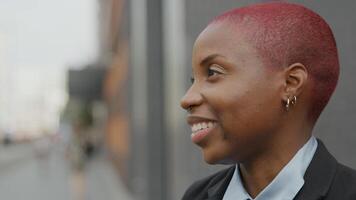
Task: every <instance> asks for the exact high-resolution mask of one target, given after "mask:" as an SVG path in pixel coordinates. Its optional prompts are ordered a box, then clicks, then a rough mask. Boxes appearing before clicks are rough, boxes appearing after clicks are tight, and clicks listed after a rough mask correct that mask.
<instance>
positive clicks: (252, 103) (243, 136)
mask: <svg viewBox="0 0 356 200" xmlns="http://www.w3.org/2000/svg"><path fill="white" fill-rule="evenodd" d="M234 28H235V30H232V27H230V25H229V24H228V23H226V22H219V23H216V24H212V25H210V26H208V27H207V28H206V29H205V30H204V31H203V32H202V33H201V34H200V36H199V37H198V39H197V40H196V42H195V44H194V48H193V55H192V68H193V79H194V81H193V84H192V85H191V87H190V88H189V90H188V91H187V92H186V94H185V96H184V97H183V98H182V100H181V106H182V107H183V108H184V109H187V110H188V111H189V115H188V118H187V121H188V123H189V125H190V126H191V127H192V135H191V138H192V141H193V142H194V143H196V144H197V145H199V146H200V147H201V148H202V151H203V155H204V159H205V161H206V162H208V163H210V164H213V163H234V162H242V161H243V160H246V159H249V156H252V155H255V154H256V153H261V152H263V151H264V148H265V147H266V144H267V143H268V141H270V140H271V139H272V136H273V134H271V133H273V132H274V131H275V129H276V128H277V122H278V121H279V120H280V116H281V113H282V112H283V107H282V106H283V105H282V100H281V95H280V94H281V89H282V86H283V82H281V80H282V79H281V78H280V77H279V76H281V74H280V73H278V71H277V70H274V71H273V70H271V69H268V68H266V67H265V66H264V64H263V63H262V61H261V60H262V59H261V58H260V57H259V55H258V54H257V52H256V50H255V49H254V48H252V46H250V45H249V44H248V43H247V41H246V40H245V39H244V36H243V34H242V33H239V32H238V30H236V27H234Z"/></svg>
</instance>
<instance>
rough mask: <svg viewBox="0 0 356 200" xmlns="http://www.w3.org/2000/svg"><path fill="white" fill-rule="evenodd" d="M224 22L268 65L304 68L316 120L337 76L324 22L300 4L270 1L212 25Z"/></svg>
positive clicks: (334, 51)
mask: <svg viewBox="0 0 356 200" xmlns="http://www.w3.org/2000/svg"><path fill="white" fill-rule="evenodd" d="M226 21H228V22H229V23H230V24H231V25H232V26H233V27H234V28H236V29H238V30H237V31H239V32H243V33H244V36H246V37H247V40H248V41H249V42H251V44H252V45H253V46H254V47H255V48H256V49H257V51H258V53H259V55H260V56H261V58H262V59H263V60H264V62H265V64H266V65H267V66H269V67H272V68H273V67H288V66H290V65H291V64H293V63H302V64H303V65H305V66H306V68H307V70H308V72H309V77H310V78H311V80H312V83H313V85H312V88H313V92H312V99H311V110H310V117H311V119H313V120H316V119H317V118H318V117H319V115H320V113H321V112H322V110H323V109H324V107H325V106H326V104H327V103H328V101H329V99H330V97H331V95H332V93H333V91H334V90H335V87H336V84H337V81H338V77H339V60H338V54H337V48H336V42H335V39H334V36H333V33H332V31H331V29H330V27H329V25H328V24H327V23H326V22H325V20H323V19H322V18H321V17H320V16H319V15H318V14H316V13H315V12H313V11H311V10H309V9H307V8H305V7H303V6H301V5H296V4H291V3H282V2H273V3H262V4H255V5H252V6H247V7H243V8H238V9H234V10H231V11H228V12H226V13H224V14H222V15H220V16H218V17H216V18H215V19H214V20H213V21H212V24H214V23H219V22H226Z"/></svg>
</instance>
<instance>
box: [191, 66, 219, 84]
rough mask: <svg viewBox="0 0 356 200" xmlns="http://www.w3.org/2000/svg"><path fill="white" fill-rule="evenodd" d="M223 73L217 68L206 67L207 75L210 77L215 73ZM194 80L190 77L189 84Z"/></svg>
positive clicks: (215, 74)
mask: <svg viewBox="0 0 356 200" xmlns="http://www.w3.org/2000/svg"><path fill="white" fill-rule="evenodd" d="M221 74H223V73H222V72H220V71H219V70H214V69H211V68H210V67H209V68H208V69H207V77H208V78H210V77H212V78H213V76H217V75H221ZM194 81H195V79H194V77H190V82H191V84H193V83H194Z"/></svg>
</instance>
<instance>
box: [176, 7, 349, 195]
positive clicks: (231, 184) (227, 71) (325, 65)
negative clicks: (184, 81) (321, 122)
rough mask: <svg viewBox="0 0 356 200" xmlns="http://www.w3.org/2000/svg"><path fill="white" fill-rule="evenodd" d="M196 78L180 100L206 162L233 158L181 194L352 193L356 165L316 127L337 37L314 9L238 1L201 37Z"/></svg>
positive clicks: (330, 84)
mask: <svg viewBox="0 0 356 200" xmlns="http://www.w3.org/2000/svg"><path fill="white" fill-rule="evenodd" d="M192 66H193V84H192V86H191V87H190V88H189V90H188V91H187V93H186V94H185V96H184V97H183V99H182V101H181V106H182V107H183V108H184V109H186V110H187V111H188V113H189V114H188V117H187V121H188V124H189V125H190V126H191V128H192V134H191V139H192V141H193V142H194V143H195V144H197V145H198V146H199V147H201V149H202V152H203V156H204V159H205V161H206V162H207V163H209V164H231V165H232V166H231V167H230V168H227V169H225V170H222V171H220V172H218V173H216V174H214V175H212V176H210V177H207V178H205V179H202V180H200V181H197V182H196V183H194V184H193V185H192V186H190V187H189V188H188V190H187V191H186V193H185V194H184V196H183V199H184V200H188V199H189V200H190V199H194V200H198V199H211V200H212V199H214V200H217V199H223V200H229V199H234V200H239V199H241V200H242V199H243V200H245V199H256V200H266V199H267V200H279V199H283V200H285V199H299V200H302V199H303V200H306V199H310V200H312V199H327V200H331V199H341V200H342V199H350V200H351V199H356V172H355V171H354V170H352V169H350V168H347V167H345V166H343V165H341V164H339V163H337V161H336V160H335V159H334V158H333V157H332V155H330V154H329V152H328V151H327V150H326V148H325V146H324V145H323V143H322V142H321V141H320V140H317V139H316V138H315V137H314V136H313V135H312V130H313V127H314V125H315V123H316V121H317V119H318V117H319V115H320V113H321V112H322V110H323V109H324V107H325V106H326V104H327V102H328V101H329V99H330V96H331V94H332V93H333V91H334V89H335V87H336V84H337V80H338V75H339V62H338V55H337V49H336V44H335V40H334V36H333V34H332V31H331V29H330V27H329V26H328V24H327V23H326V22H325V21H324V20H323V19H322V18H321V17H320V16H319V15H317V14H316V13H314V12H313V11H311V10H309V9H307V8H305V7H302V6H300V5H295V4H289V3H265V4H256V5H252V6H248V7H243V8H239V9H235V10H232V11H229V12H227V13H224V14H222V15H220V16H218V17H217V18H215V19H214V20H213V21H212V22H211V23H210V24H209V25H208V26H207V27H206V28H205V30H204V31H203V32H202V33H201V34H200V35H199V37H198V38H197V40H196V42H195V44H194V48H193V57H192Z"/></svg>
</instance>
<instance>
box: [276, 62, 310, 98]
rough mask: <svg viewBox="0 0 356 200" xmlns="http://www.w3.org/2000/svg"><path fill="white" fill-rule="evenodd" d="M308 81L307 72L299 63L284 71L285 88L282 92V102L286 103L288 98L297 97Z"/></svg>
mask: <svg viewBox="0 0 356 200" xmlns="http://www.w3.org/2000/svg"><path fill="white" fill-rule="evenodd" d="M307 81H308V70H307V69H306V67H305V66H304V65H303V64H301V63H294V64H292V65H290V66H288V67H287V68H285V69H284V82H285V88H284V92H283V97H282V98H283V100H284V101H287V99H288V98H291V97H293V96H297V97H298V96H299V95H300V94H301V93H302V92H303V90H304V88H305V86H306V84H307Z"/></svg>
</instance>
